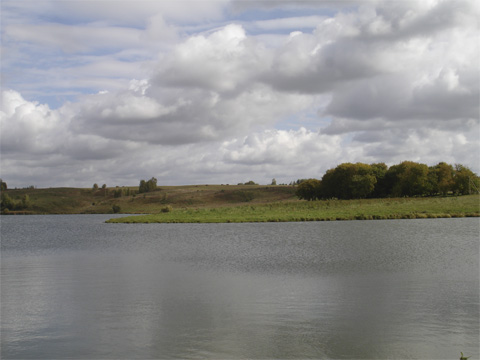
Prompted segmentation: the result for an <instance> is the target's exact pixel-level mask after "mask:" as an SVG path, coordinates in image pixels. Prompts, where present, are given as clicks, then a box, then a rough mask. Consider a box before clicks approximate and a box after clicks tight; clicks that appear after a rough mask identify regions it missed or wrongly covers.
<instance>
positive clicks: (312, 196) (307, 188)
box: [295, 179, 322, 201]
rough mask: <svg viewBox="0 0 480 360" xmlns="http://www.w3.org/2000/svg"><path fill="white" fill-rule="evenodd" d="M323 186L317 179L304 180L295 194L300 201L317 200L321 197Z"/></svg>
mask: <svg viewBox="0 0 480 360" xmlns="http://www.w3.org/2000/svg"><path fill="white" fill-rule="evenodd" d="M321 185H322V183H321V181H320V180H317V179H308V180H304V181H302V182H301V183H300V185H298V188H297V191H296V192H295V194H296V195H297V196H298V198H299V199H303V200H308V201H311V200H317V199H318V198H319V197H320V191H321Z"/></svg>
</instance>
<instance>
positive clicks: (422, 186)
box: [385, 161, 428, 196]
mask: <svg viewBox="0 0 480 360" xmlns="http://www.w3.org/2000/svg"><path fill="white" fill-rule="evenodd" d="M385 177H386V178H387V182H388V188H389V190H390V191H389V192H388V193H389V194H390V195H392V196H420V195H424V194H426V193H427V190H428V166H427V165H425V164H419V163H416V162H413V161H404V162H402V163H400V164H398V165H394V166H391V167H390V168H389V169H388V171H387V173H386V174H385Z"/></svg>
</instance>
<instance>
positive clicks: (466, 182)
mask: <svg viewBox="0 0 480 360" xmlns="http://www.w3.org/2000/svg"><path fill="white" fill-rule="evenodd" d="M453 181H454V186H453V190H454V192H455V193H456V194H460V195H467V194H471V193H473V192H478V189H480V184H479V183H480V181H479V178H478V176H477V175H475V173H474V172H473V171H472V170H470V169H469V168H468V167H466V166H463V165H461V164H455V174H454V178H453Z"/></svg>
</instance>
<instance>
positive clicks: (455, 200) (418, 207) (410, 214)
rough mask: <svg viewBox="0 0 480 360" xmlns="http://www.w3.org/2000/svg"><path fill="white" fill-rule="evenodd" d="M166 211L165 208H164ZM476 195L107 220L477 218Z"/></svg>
mask: <svg viewBox="0 0 480 360" xmlns="http://www.w3.org/2000/svg"><path fill="white" fill-rule="evenodd" d="M167 210H168V211H167ZM479 213H480V197H479V196H478V195H469V196H462V197H438V198H437V197H436V198H401V199H367V200H325V201H311V202H307V201H290V202H274V203H269V204H257V205H254V204H250V205H243V206H230V207H219V208H202V209H166V210H165V212H161V213H158V214H151V215H142V216H130V217H125V218H118V219H112V220H109V221H108V222H111V223H225V222H227V223H228V222H283V221H332V220H373V219H418V218H439V217H442V218H448V217H467V216H468V217H473V216H475V217H478V216H479V215H480V214H479Z"/></svg>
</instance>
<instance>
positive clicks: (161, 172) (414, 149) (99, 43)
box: [0, 0, 480, 188]
mask: <svg viewBox="0 0 480 360" xmlns="http://www.w3.org/2000/svg"><path fill="white" fill-rule="evenodd" d="M0 10H1V22H0V25H1V92H2V96H1V99H2V100H1V106H0V121H1V123H0V124H1V127H0V130H1V134H0V135H1V140H0V176H1V178H2V179H3V181H5V182H6V183H7V185H8V187H9V188H12V187H19V188H20V187H26V186H35V187H38V188H44V187H58V186H66V187H92V185H93V184H94V183H97V184H99V185H102V184H106V185H107V186H124V185H125V186H127V185H129V186H135V185H138V184H139V181H140V180H141V179H146V180H147V179H150V178H151V177H155V178H157V179H158V184H159V185H187V184H237V183H240V182H247V181H250V180H253V181H255V182H257V183H260V184H270V183H271V182H272V179H276V181H277V183H279V184H280V183H290V182H291V181H295V180H297V179H303V178H317V179H321V177H322V176H323V174H324V173H325V172H326V171H327V170H328V169H331V168H334V167H336V166H337V165H339V164H341V163H344V162H353V163H355V162H363V163H368V164H371V163H378V162H384V163H386V164H387V165H388V166H391V165H395V164H398V163H400V162H402V161H405V160H410V161H415V162H420V163H423V164H427V165H429V166H432V165H435V164H437V163H439V162H442V161H444V162H447V163H449V164H456V163H459V164H463V165H465V166H468V167H469V168H470V169H471V170H472V171H474V172H476V173H477V174H478V173H480V157H479V155H480V125H479V122H480V121H479V103H480V93H479V88H480V76H479V71H480V56H479V54H480V53H479V44H480V41H479V40H480V37H479V20H478V19H479V18H480V5H479V2H478V1H474V0H471V1H469V0H458V1H454V0H448V1H446V0H422V1H408V0H402V1H392V0H384V1H377V0H371V1H367V0H364V1H302V0H299V1H289V0H270V1H246V0H243V1H240V0H215V1H206V0H205V1H203V0H197V1H194V0H190V1H183V0H176V1H162V0H159V1H154V0H148V1H144V0H135V1H132V0H131V1H129V0H95V1H93V0H52V1H48V0H2V1H1V9H0Z"/></svg>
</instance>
